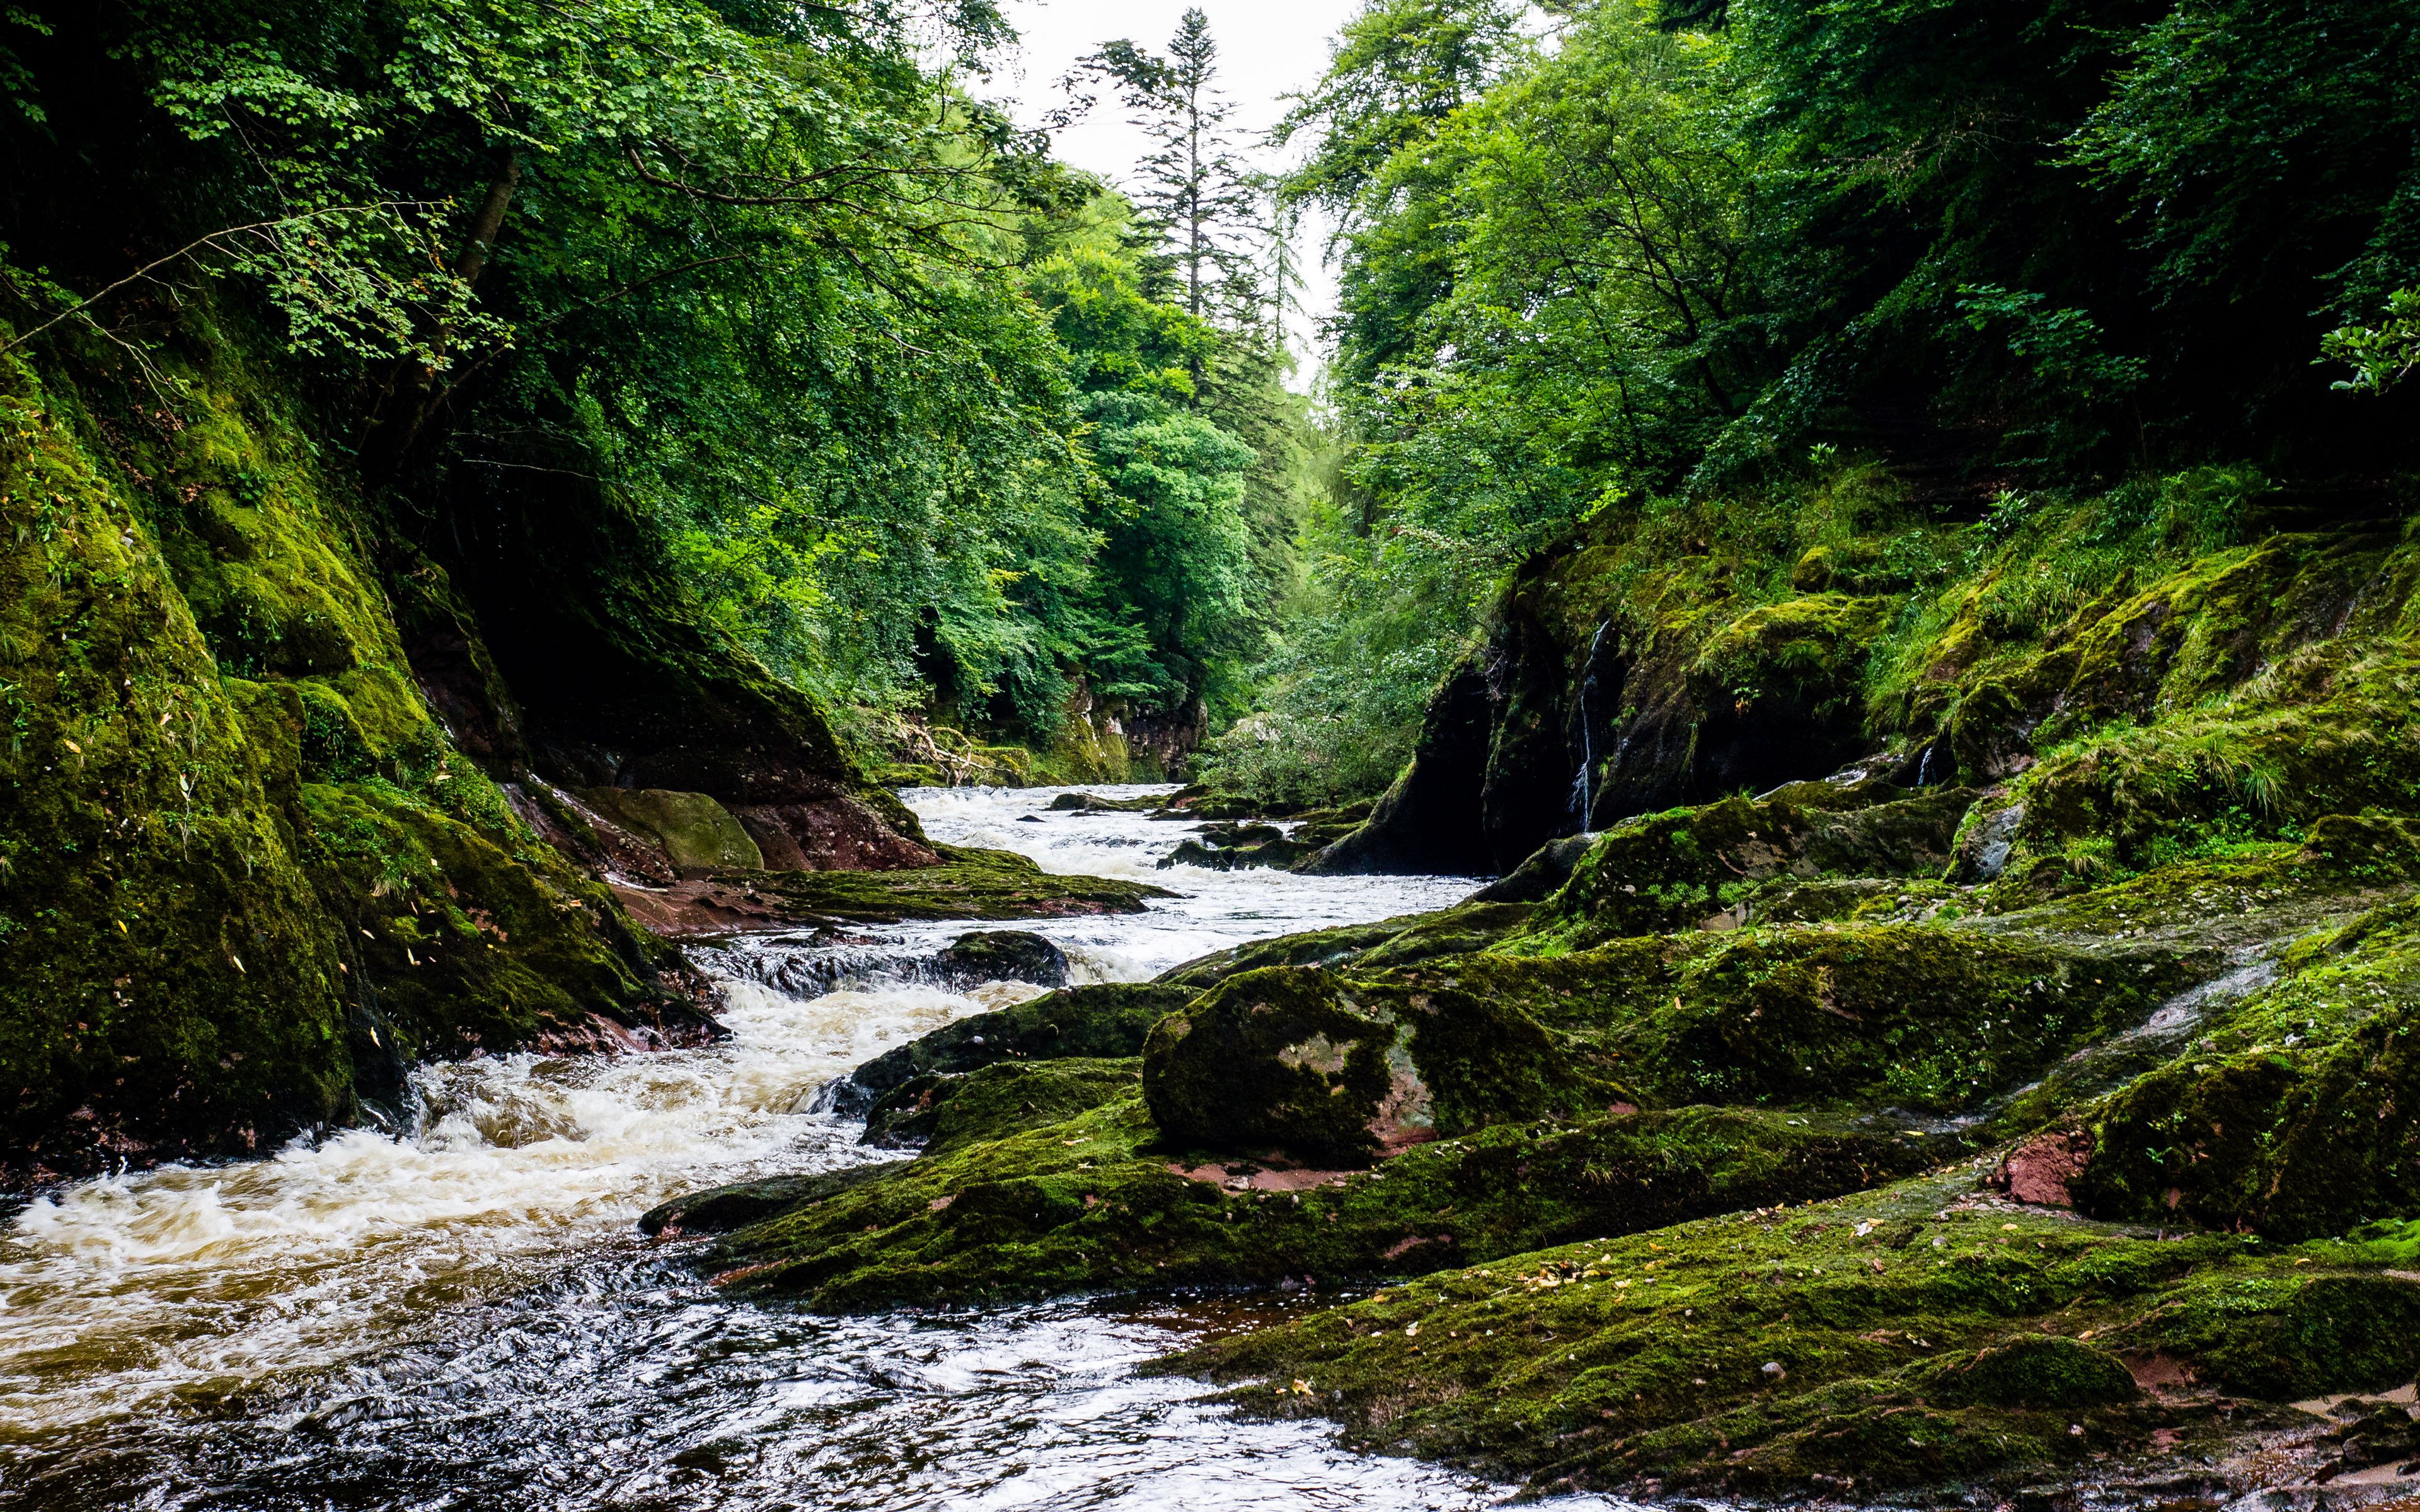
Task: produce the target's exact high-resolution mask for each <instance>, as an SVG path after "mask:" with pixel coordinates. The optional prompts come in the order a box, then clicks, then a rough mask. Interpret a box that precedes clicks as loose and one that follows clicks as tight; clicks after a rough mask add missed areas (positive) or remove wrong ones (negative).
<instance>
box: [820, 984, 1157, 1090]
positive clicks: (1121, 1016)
mask: <svg viewBox="0 0 2420 1512" xmlns="http://www.w3.org/2000/svg"><path fill="white" fill-rule="evenodd" d="M1193 997H1194V994H1193V992H1192V991H1191V990H1190V989H1187V988H1184V987H1169V986H1162V985H1159V984H1156V983H1151V982H1102V983H1097V984H1093V985H1088V986H1082V987H1066V988H1062V989H1061V990H1059V991H1058V992H1055V993H1046V994H1044V995H1042V996H1040V997H1035V998H1032V999H1029V1000H1028V1001H1025V1002H1022V1003H1018V1004H1016V1005H1014V1006H1013V1007H1009V1008H1003V1009H998V1010H995V1011H992V1012H989V1013H970V1014H969V1015H968V1016H967V1017H965V1018H962V1019H958V1020H955V1021H954V1022H952V1023H949V1024H945V1025H943V1026H941V1027H939V1028H938V1029H935V1030H933V1031H932V1032H931V1033H929V1034H925V1035H922V1036H920V1037H918V1038H917V1039H914V1040H911V1041H908V1042H907V1043H906V1044H903V1045H900V1046H897V1047H896V1048H894V1049H891V1050H886V1051H884V1052H883V1053H882V1054H881V1055H879V1056H876V1057H874V1058H873V1059H872V1060H869V1061H867V1062H866V1063H865V1064H864V1065H862V1066H860V1067H858V1068H857V1070H856V1071H854V1072H850V1073H849V1079H850V1080H851V1081H852V1082H854V1083H855V1084H856V1085H857V1086H858V1087H860V1088H863V1089H864V1091H865V1092H866V1093H870V1094H872V1095H874V1096H880V1095H881V1094H883V1093H886V1092H889V1091H891V1090H892V1088H896V1087H899V1086H900V1085H902V1084H903V1083H905V1082H907V1080H908V1079H910V1078H911V1077H916V1076H924V1075H937V1074H939V1075H949V1074H958V1073H963V1072H970V1071H975V1070H978V1069H980V1068H982V1067H985V1066H989V1065H992V1064H995V1063H997V1062H1000V1061H1004V1060H1052V1059H1061V1058H1065V1057H1087V1058H1094V1059H1101V1058H1107V1059H1116V1058H1120V1057H1128V1056H1139V1055H1140V1054H1142V1047H1143V1041H1144V1040H1145V1039H1146V1038H1147V1037H1148V1036H1149V1035H1150V1033H1151V1026H1153V1025H1155V1024H1156V1023H1158V1022H1159V1021H1160V1019H1161V1018H1163V1017H1164V1016H1166V1015H1167V1014H1169V1013H1171V1012H1174V1011H1176V1010H1178V1009H1180V1008H1183V1007H1184V1006H1185V1005H1186V1004H1187V1003H1189V1002H1191V1001H1192V1000H1193Z"/></svg>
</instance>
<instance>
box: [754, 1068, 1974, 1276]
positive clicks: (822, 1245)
mask: <svg viewBox="0 0 2420 1512" xmlns="http://www.w3.org/2000/svg"><path fill="white" fill-rule="evenodd" d="M970 1079H971V1078H970ZM1954 1148H1956V1147H1955V1146H1954V1144H1952V1143H1951V1142H1949V1141H1946V1140H1942V1139H1938V1138H1927V1137H1921V1136H1913V1135H1909V1134H1904V1133H1902V1132H1900V1131H1899V1130H1896V1129H1892V1128H1889V1127H1886V1126H1885V1127H1882V1128H1858V1127H1854V1126H1849V1125H1838V1124H1830V1123H1822V1122H1810V1121H1808V1120H1802V1119H1786V1118H1782V1117H1779V1116H1775V1115H1765V1114H1757V1113H1749V1112H1743V1111H1738V1110H1731V1109H1716V1108H1690V1109H1682V1110H1678V1111H1675V1112H1672V1113H1668V1114H1638V1115H1636V1116H1622V1117H1613V1118H1605V1117H1600V1118H1598V1119H1592V1120H1590V1121H1587V1122H1583V1123H1578V1124H1574V1125H1561V1124H1556V1123H1552V1122H1540V1123H1535V1124H1521V1125H1511V1124H1500V1125H1497V1126H1495V1127H1492V1128H1489V1129H1486V1130H1483V1131H1481V1132H1480V1133H1478V1134H1470V1135H1466V1136H1465V1137H1463V1138H1460V1139H1450V1140H1443V1141H1439V1142H1437V1143H1434V1144H1427V1145H1422V1146H1419V1148H1417V1149H1412V1150H1409V1151H1406V1152H1405V1153H1404V1154H1401V1155H1398V1156H1396V1157H1395V1158H1393V1159H1392V1160H1389V1161H1387V1162H1385V1163H1384V1164H1382V1165H1378V1166H1376V1167H1373V1168H1371V1169H1368V1170H1362V1171H1342V1170H1339V1171H1320V1170H1315V1169H1306V1168H1302V1167H1296V1166H1291V1165H1287V1166H1276V1165H1265V1164H1256V1163H1251V1162H1233V1161H1229V1162H1225V1163H1220V1162H1217V1161H1205V1160H1203V1159H1202V1158H1201V1156H1200V1155H1199V1154H1198V1153H1187V1152H1185V1151H1182V1150H1180V1149H1175V1148H1173V1147H1171V1145H1170V1144H1169V1142H1168V1141H1167V1140H1166V1139H1165V1138H1164V1137H1163V1135H1162V1134H1161V1133H1160V1131H1159V1130H1158V1129H1157V1128H1156V1126H1155V1125H1154V1124H1153V1122H1152V1120H1151V1118H1150V1115H1149V1113H1148V1112H1147V1110H1146V1109H1145V1108H1144V1106H1143V1104H1142V1102H1141V1100H1140V1098H1139V1097H1132V1096H1129V1097H1124V1098H1121V1099H1119V1100H1117V1101H1115V1102H1111V1103H1104V1104H1102V1105H1101V1106H1099V1107H1097V1108H1095V1109H1094V1110H1093V1111H1091V1112H1088V1113H1085V1114H1081V1115H1079V1116H1078V1117H1076V1118H1074V1119H1068V1120H1066V1121H1064V1122H1062V1123H1058V1124H1053V1125H1050V1126H1047V1127H1044V1128H1039V1129H1034V1130H1031V1131H1028V1132H1026V1133H1022V1134H1015V1135H1013V1136H1011V1137H1009V1138H1006V1139H1001V1140H998V1141H995V1142H983V1143H970V1144H967V1145H964V1146H961V1147H960V1148H958V1149H954V1150H951V1151H949V1152H946V1153H943V1154H939V1155H928V1156H927V1157H925V1158H923V1159H920V1160H917V1161H915V1162H913V1163H912V1164H909V1165H903V1166H899V1167H896V1168H895V1169H894V1170H892V1171H891V1172H888V1173H886V1174H885V1175H884V1176H883V1177H882V1178H881V1179H880V1180H876V1181H873V1182H869V1183H868V1184H866V1185H864V1186H861V1187H858V1188H855V1189H853V1190H851V1191H849V1192H847V1193H845V1194H843V1195H840V1196H835V1197H830V1198H827V1199H823V1200H818V1201H814V1202H811V1203H806V1204H802V1205H801V1206H799V1207H798V1208H796V1209H794V1210H793V1211H789V1212H787V1213H785V1214H783V1216H781V1217H778V1218H774V1219H771V1220H769V1221H767V1222H765V1223H762V1224H759V1225H757V1226H756V1227H751V1228H748V1229H745V1230H743V1231H741V1232H738V1233H735V1234H733V1235H732V1236H731V1237H730V1238H729V1239H728V1240H726V1241H724V1242H722V1243H721V1244H719V1245H718V1246H716V1247H715V1248H714V1249H713V1250H712V1251H710V1252H709V1254H708V1256H707V1257H706V1263H707V1264H708V1265H710V1266H712V1267H714V1268H715V1269H716V1270H717V1271H719V1272H720V1273H721V1279H722V1280H723V1282H724V1284H726V1285H732V1286H737V1287H740V1288H746V1289H751V1290H764V1291H773V1292H782V1293H788V1294H793V1295H799V1296H803V1297H805V1298H807V1299H808V1300H809V1301H810V1302H812V1303H813V1304H814V1305H817V1306H820V1307H828V1308H839V1309H855V1308H862V1307H875V1306H883V1305H891V1304H899V1303H915V1304H927V1303H942V1302H960V1301H968V1300H975V1299H982V1298H1005V1297H1030V1296H1037V1295H1045V1294H1048V1293H1051V1292H1056V1291H1067V1290H1079V1289H1094V1288H1131V1287H1139V1286H1154V1285H1160V1284H1174V1283H1187V1282H1209V1283H1220V1284H1232V1283H1235V1282H1260V1283H1270V1282H1275V1281H1278V1280H1280V1278H1283V1277H1289V1276H1291V1277H1296V1278H1299V1277H1302V1276H1305V1275H1310V1276H1313V1277H1316V1278H1318V1279H1319V1280H1321V1281H1322V1282H1323V1283H1326V1282H1332V1281H1333V1280H1334V1279H1336V1278H1341V1277H1344V1276H1349V1275H1354V1274H1367V1273H1378V1274H1401V1273H1417V1272H1420V1271H1426V1270H1431V1269H1434V1268H1435V1267H1438V1266H1446V1265H1456V1264H1464V1263H1468V1262H1470V1261H1472V1260H1476V1259H1484V1258H1487V1257H1492V1256H1497V1255H1502V1254H1509V1253H1517V1252H1519V1251H1522V1250H1525V1249H1528V1248H1532V1247H1535V1246H1536V1245H1538V1244H1541V1243H1545V1242H1556V1241H1559V1240H1561V1239H1564V1238H1568V1237H1572V1236H1576V1235H1581V1234H1600V1233H1623V1232H1630V1231H1633V1230H1636V1229H1637V1228H1641V1227H1652V1226H1655V1225H1659V1224H1665V1223H1670V1222H1673V1221H1675V1220H1677V1219H1679V1218H1683V1217H1686V1216H1690V1215H1695V1214H1702V1213H1709V1212H1720V1211H1730V1210H1731V1209H1734V1208H1740V1207H1746V1206H1755V1205H1758V1204H1765V1203H1780V1202H1791V1201H1799V1200H1803V1199H1804V1198H1806V1197H1807V1196H1814V1195H1817V1194H1824V1193H1834V1192H1839V1191H1842V1190H1848V1189H1854V1188H1856V1187H1860V1186H1864V1185H1869V1184H1871V1183H1872V1182H1875V1181H1878V1180H1888V1179H1890V1178H1891V1177H1893V1176H1895V1175H1899V1174H1901V1173H1904V1172H1907V1171H1910V1170H1915V1169H1921V1168H1923V1167H1924V1166H1926V1165H1930V1164H1931V1163H1932V1162H1933V1161H1935V1160H1937V1159H1939V1158H1940V1156H1941V1155H1942V1153H1943V1152H1945V1150H1947V1149H1954Z"/></svg>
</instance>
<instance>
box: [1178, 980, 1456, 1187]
mask: <svg viewBox="0 0 2420 1512" xmlns="http://www.w3.org/2000/svg"><path fill="white" fill-rule="evenodd" d="M1404 1028H1405V1026H1399V1025H1398V1024H1397V1023H1396V1022H1395V1020H1394V1017H1393V1015H1392V1014H1391V1013H1388V1014H1385V1016H1384V1017H1380V1016H1376V1015H1373V1014H1372V1013H1369V1012H1366V1011H1362V1006H1361V1005H1360V1004H1358V1003H1356V1002H1355V1001H1354V1000H1353V998H1352V997H1351V996H1349V995H1347V994H1346V993H1345V991H1344V990H1343V989H1342V987H1341V985H1340V984H1339V983H1338V982H1337V980H1335V979H1334V978H1333V977H1330V976H1328V975H1327V974H1326V972H1323V971H1320V970H1318V969H1317V968H1315V967H1295V966H1272V967H1267V968H1264V969H1263V970H1259V971H1247V972H1245V973H1243V974H1241V975H1240V976H1236V977H1233V978H1230V979H1229V980H1226V981H1225V982H1222V983H1221V984H1219V985H1218V986H1217V987H1215V988H1212V989H1211V990H1210V991H1209V992H1208V993H1206V994H1204V995H1202V997H1201V998H1200V999H1198V1000H1196V1001H1195V1002H1193V1003H1191V1004H1189V1005H1187V1007H1186V1008H1184V1009H1181V1010H1179V1011H1176V1012H1175V1013H1171V1014H1170V1015H1169V1016H1168V1017H1167V1018H1165V1019H1162V1020H1161V1021H1160V1022H1159V1024H1158V1025H1156V1026H1154V1028H1153V1029H1152V1033H1151V1038H1150V1039H1149V1040H1148V1041H1145V1042H1144V1044H1143V1097H1144V1099H1145V1101H1146V1102H1148V1103H1150V1105H1151V1110H1152V1116H1153V1118H1154V1119H1156V1120H1157V1121H1158V1123H1159V1125H1160V1126H1161V1127H1162V1128H1164V1129H1166V1130H1167V1131H1168V1132H1169V1134H1171V1136H1173V1137H1174V1138H1175V1139H1176V1140H1177V1141H1178V1142H1179V1143H1180V1144H1185V1145H1202V1146H1208V1147H1212V1148H1216V1149H1232V1150H1245V1149H1253V1150H1271V1149H1280V1150H1285V1151H1287V1152H1289V1153H1293V1154H1295V1155H1297V1156H1301V1157H1305V1158H1309V1159H1313V1160H1342V1161H1348V1162H1359V1161H1363V1160H1367V1159H1368V1158H1369V1157H1370V1156H1372V1155H1373V1154H1374V1153H1376V1151H1377V1149H1378V1148H1379V1143H1380V1141H1381V1140H1382V1139H1383V1138H1386V1137H1388V1136H1389V1135H1397V1136H1405V1137H1408V1136H1411V1135H1412V1134H1414V1132H1415V1131H1417V1132H1418V1133H1426V1132H1428V1129H1427V1125H1428V1124H1429V1123H1430V1121H1431V1114H1430V1111H1429V1108H1428V1106H1427V1105H1426V1104H1427V1100H1426V1099H1425V1098H1424V1097H1421V1096H1420V1095H1419V1091H1414V1090H1412V1089H1411V1088H1414V1087H1417V1086H1418V1083H1417V1079H1416V1077H1415V1075H1414V1073H1413V1072H1411V1071H1410V1069H1409V1068H1408V1067H1407V1066H1406V1067H1404V1069H1403V1070H1402V1071H1401V1072H1398V1070H1397V1067H1396V1066H1395V1065H1393V1064H1391V1063H1392V1062H1396V1061H1400V1060H1404V1059H1405V1058H1407V1057H1405V1055H1404V1049H1403V1046H1402V1044H1401V1041H1402V1040H1403V1039H1404V1038H1408V1036H1407V1035H1406V1033H1405V1032H1404ZM1399 1074H1400V1075H1402V1076H1403V1077H1404V1080H1405V1082H1406V1087H1405V1090H1404V1096H1402V1097H1397V1096H1396V1095H1395V1094H1396V1081H1397V1077H1398V1075H1399ZM1422 1090H1424V1088H1422ZM1389 1104H1398V1105H1393V1106H1390V1105H1389ZM1382 1110H1383V1111H1384V1112H1385V1113H1386V1114H1388V1115H1391V1117H1388V1118H1386V1119H1383V1120H1382ZM1373 1126H1374V1127H1373Z"/></svg>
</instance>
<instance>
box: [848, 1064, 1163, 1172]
mask: <svg viewBox="0 0 2420 1512" xmlns="http://www.w3.org/2000/svg"><path fill="white" fill-rule="evenodd" d="M1139 1074H1140V1061H1137V1060H1133V1059H1126V1060H1096V1059H1086V1058H1080V1057H1071V1058H1066V1059H1055V1060H1036V1061H1018V1060H1009V1061H996V1062H994V1063H993V1064H991V1065H988V1066H985V1067H982V1068H980V1069H978V1070H975V1071H971V1072H964V1073H957V1072H926V1073H924V1074H923V1075H919V1076H913V1077H910V1078H909V1079H908V1080H907V1081H905V1082H903V1083H901V1084H900V1085H899V1086H897V1087H895V1088H892V1089H891V1090H890V1091H889V1092H886V1093H884V1094H883V1096H882V1098H881V1100H880V1101H878V1102H876V1103H875V1104H874V1106H873V1108H872V1109H870V1110H869V1111H868V1112H867V1113H866V1116H865V1143H867V1144H869V1145H884V1146H889V1147H892V1148H894V1149H896V1148H901V1147H906V1146H922V1147H923V1151H924V1153H925V1154H927V1155H940V1154H946V1153H948V1152H949V1151H950V1150H953V1149H958V1148H960V1147H961V1146H965V1145H970V1144H973V1143H975V1142H977V1141H979V1140H986V1139H1002V1138H1006V1137H1007V1136H1008V1135H1010V1134H1017V1133H1020V1132H1022V1131H1024V1130H1027V1129H1039V1128H1044V1127H1046V1126H1047V1125H1049V1124H1054V1123H1060V1122H1063V1121H1064V1120H1066V1119H1071V1118H1074V1117H1075V1116H1076V1115H1077V1114H1079V1113H1083V1112H1086V1111H1088V1110H1090V1109H1093V1108H1096V1107H1099V1106H1100V1105H1101V1104H1102V1103H1108V1102H1111V1101H1113V1100H1115V1099H1117V1098H1120V1097H1124V1096H1125V1095H1126V1094H1128V1093H1130V1092H1132V1091H1133V1090H1134V1087H1135V1082H1136V1080H1137V1079H1138V1076H1139Z"/></svg>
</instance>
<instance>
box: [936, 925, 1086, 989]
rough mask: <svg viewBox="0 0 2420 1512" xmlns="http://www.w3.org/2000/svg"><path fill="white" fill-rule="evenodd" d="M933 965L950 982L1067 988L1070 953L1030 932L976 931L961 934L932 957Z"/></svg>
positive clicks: (1009, 930) (1004, 930)
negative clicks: (1024, 983) (1010, 982)
mask: <svg viewBox="0 0 2420 1512" xmlns="http://www.w3.org/2000/svg"><path fill="white" fill-rule="evenodd" d="M933 964H934V965H935V966H936V967H937V968H938V969H939V971H940V973H941V975H942V977H943V978H944V979H946V980H951V981H960V982H967V983H970V984H972V983H977V982H985V981H1030V982H1032V983H1034V984H1035V985H1037V986H1042V987H1064V986H1065V985H1067V973H1068V964H1067V952H1066V951H1064V950H1062V949H1059V947H1058V946H1056V945H1054V944H1052V943H1051V942H1050V941H1048V940H1047V939H1045V938H1043V937H1042V936H1041V935H1039V934H1036V933H1032V931H1030V930H1013V929H1000V930H976V931H974V932H972V933H967V934H961V935H959V936H958V937H957V938H956V939H954V940H952V941H951V942H950V943H949V945H948V947H947V948H946V949H943V950H942V951H941V953H940V954H939V955H938V956H935V957H934V958H933Z"/></svg>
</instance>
